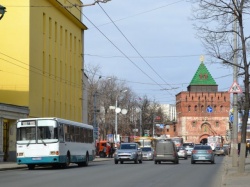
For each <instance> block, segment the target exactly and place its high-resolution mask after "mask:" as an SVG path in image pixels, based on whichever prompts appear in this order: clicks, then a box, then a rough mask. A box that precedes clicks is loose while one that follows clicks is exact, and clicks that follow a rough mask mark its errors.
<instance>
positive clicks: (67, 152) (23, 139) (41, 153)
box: [16, 118, 96, 169]
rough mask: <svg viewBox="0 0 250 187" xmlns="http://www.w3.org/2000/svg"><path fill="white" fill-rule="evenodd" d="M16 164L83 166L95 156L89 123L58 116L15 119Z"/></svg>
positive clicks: (63, 166) (31, 167)
mask: <svg viewBox="0 0 250 187" xmlns="http://www.w3.org/2000/svg"><path fill="white" fill-rule="evenodd" d="M16 151H17V164H19V165H20V164H26V165H27V166H28V168H29V169H34V168H35V166H36V165H52V166H53V167H58V168H61V167H62V168H67V167H68V166H69V165H70V163H76V164H78V166H87V165H88V164H89V161H93V160H94V159H95V155H96V153H95V143H94V136H93V126H91V125H87V124H83V123H79V122H74V121H69V120H65V119H60V118H26V119H19V120H18V121H17V141H16Z"/></svg>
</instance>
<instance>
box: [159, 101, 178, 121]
mask: <svg viewBox="0 0 250 187" xmlns="http://www.w3.org/2000/svg"><path fill="white" fill-rule="evenodd" d="M161 108H162V111H163V113H164V115H166V117H167V119H168V121H176V106H175V105H173V104H161Z"/></svg>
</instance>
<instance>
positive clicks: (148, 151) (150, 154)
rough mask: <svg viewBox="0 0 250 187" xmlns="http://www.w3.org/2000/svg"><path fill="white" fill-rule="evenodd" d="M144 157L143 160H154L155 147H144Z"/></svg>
mask: <svg viewBox="0 0 250 187" xmlns="http://www.w3.org/2000/svg"><path fill="white" fill-rule="evenodd" d="M141 150H142V158H143V160H154V148H153V147H142V148H141Z"/></svg>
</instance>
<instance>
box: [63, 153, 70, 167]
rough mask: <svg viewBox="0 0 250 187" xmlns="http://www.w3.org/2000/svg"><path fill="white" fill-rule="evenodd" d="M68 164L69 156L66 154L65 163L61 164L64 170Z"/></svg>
mask: <svg viewBox="0 0 250 187" xmlns="http://www.w3.org/2000/svg"><path fill="white" fill-rule="evenodd" d="M69 164H70V156H69V154H67V157H66V161H65V163H64V164H63V168H65V169H66V168H68V167H69Z"/></svg>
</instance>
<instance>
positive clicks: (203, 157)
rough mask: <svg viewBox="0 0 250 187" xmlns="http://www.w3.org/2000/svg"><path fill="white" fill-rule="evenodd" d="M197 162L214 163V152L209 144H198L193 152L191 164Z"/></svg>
mask: <svg viewBox="0 0 250 187" xmlns="http://www.w3.org/2000/svg"><path fill="white" fill-rule="evenodd" d="M196 162H211V163H212V164H214V163H215V162H214V152H213V150H212V148H211V146H209V145H196V146H194V149H193V151H192V154H191V164H194V163H196Z"/></svg>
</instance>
